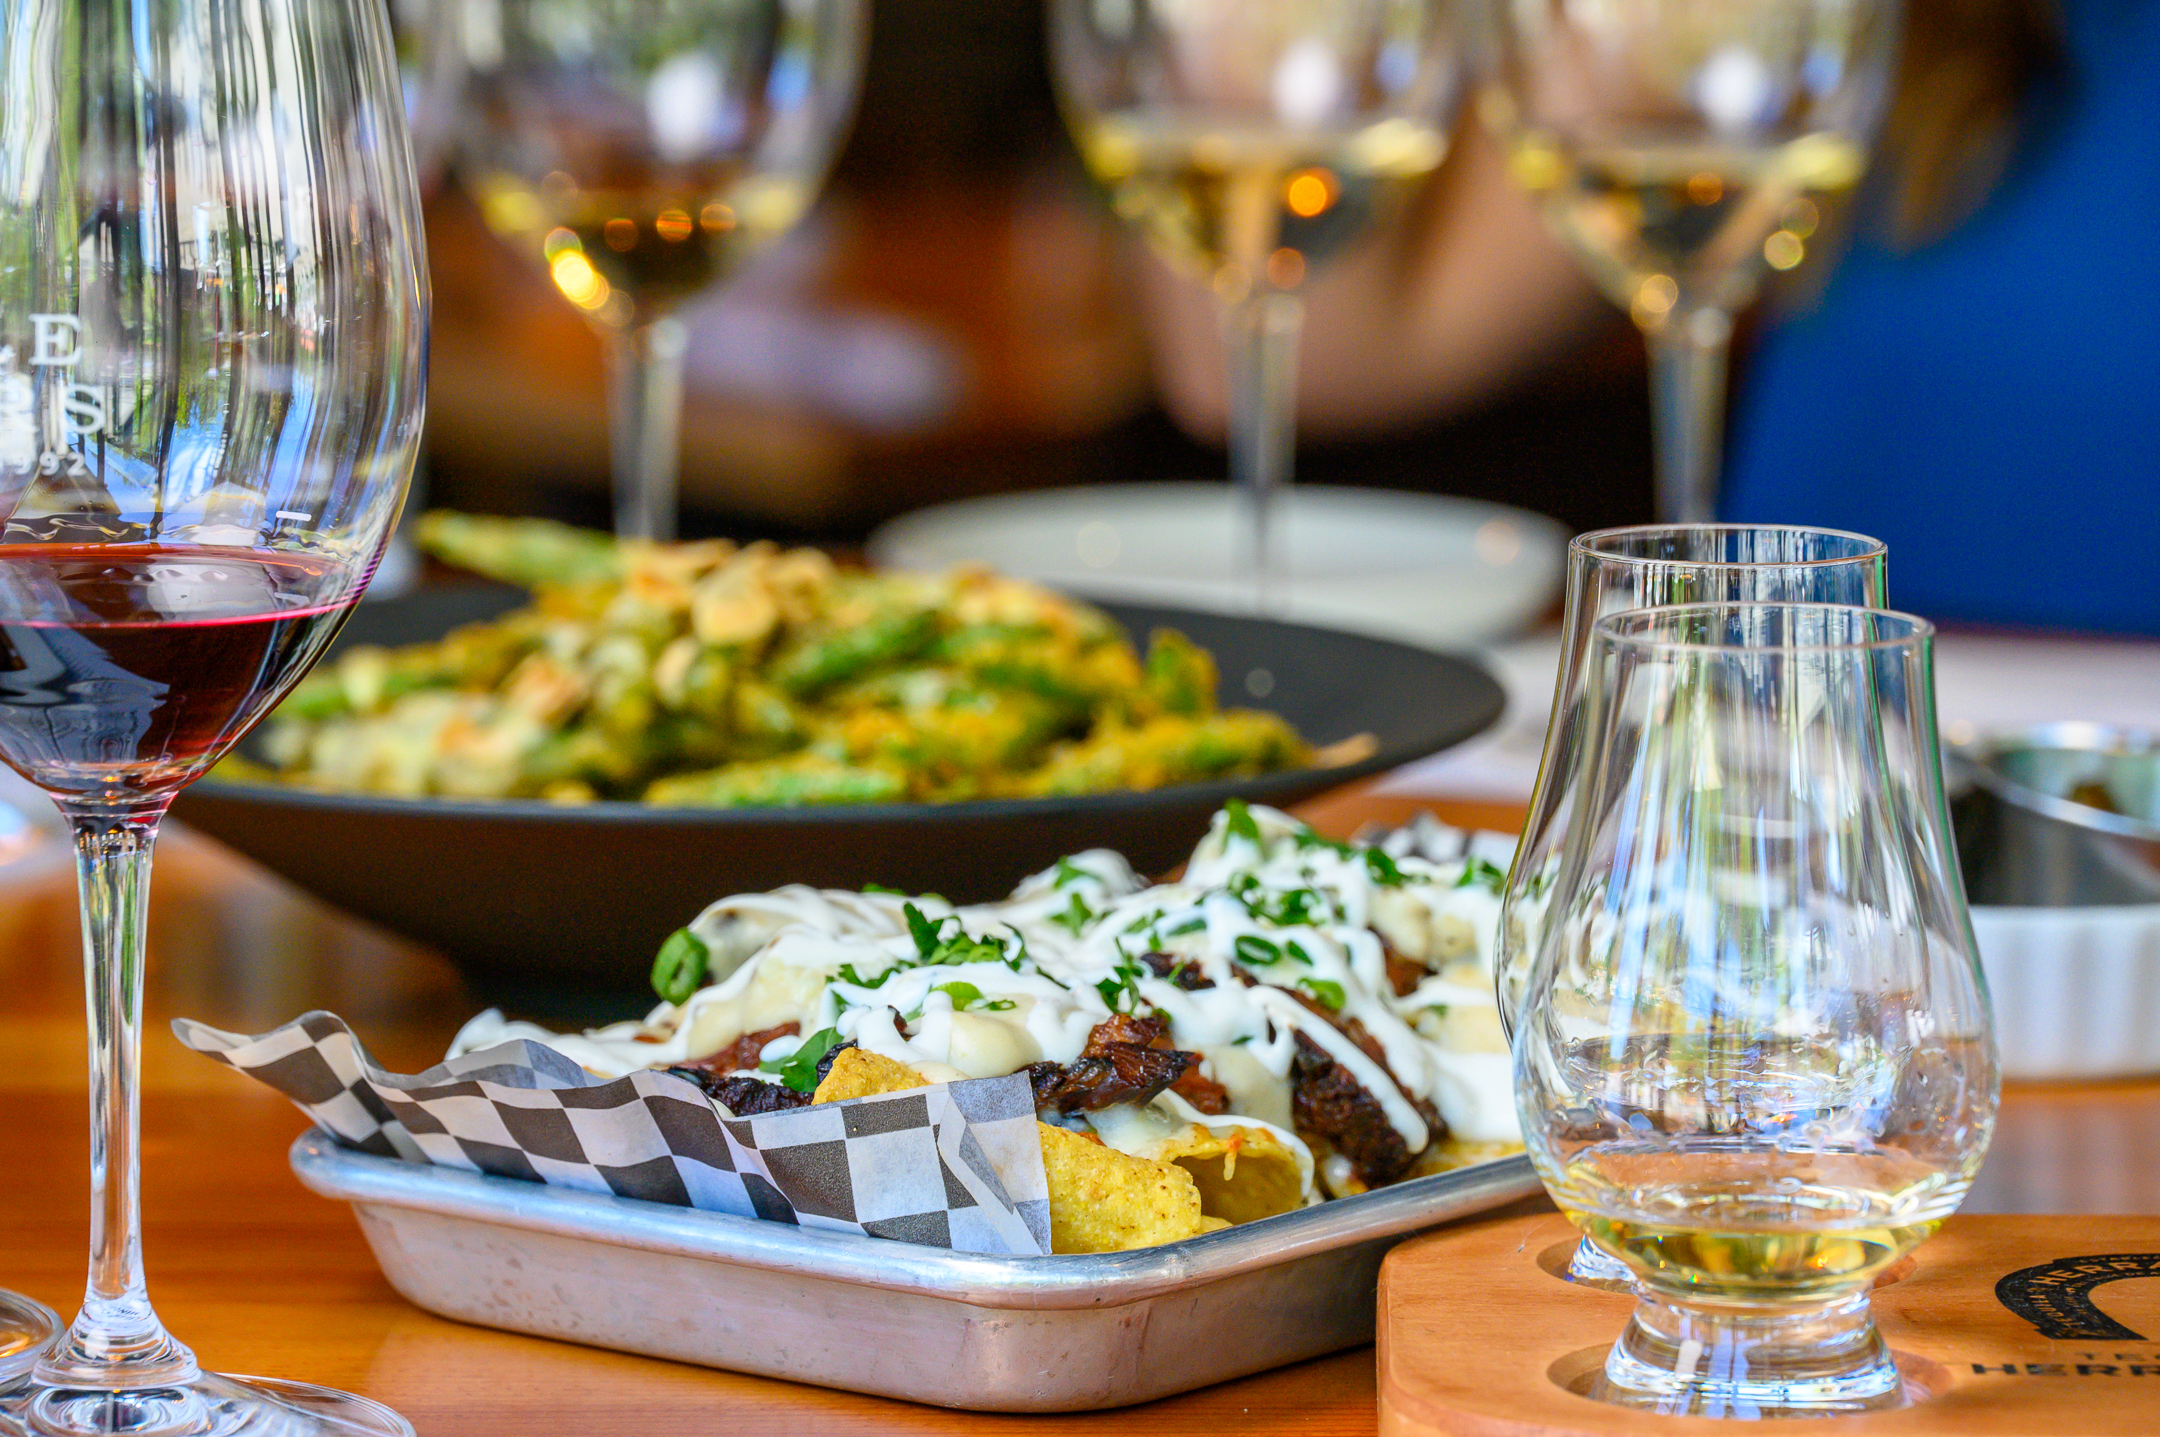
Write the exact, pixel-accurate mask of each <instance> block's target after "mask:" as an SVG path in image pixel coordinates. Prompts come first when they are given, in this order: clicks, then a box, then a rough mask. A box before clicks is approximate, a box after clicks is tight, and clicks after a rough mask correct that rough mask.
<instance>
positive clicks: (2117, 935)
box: [1972, 903, 2160, 1078]
mask: <svg viewBox="0 0 2160 1437" xmlns="http://www.w3.org/2000/svg"><path fill="white" fill-rule="evenodd" d="M1972 917H1973V934H1974V936H1975V937H1976V938H1978V939H1979V941H1980V966H1981V967H1982V968H1984V969H1986V971H1987V980H1988V989H1989V991H1990V993H1991V995H1992V996H1993V998H1994V1004H1995V1035H1996V1038H1997V1041H1998V1042H1999V1043H2000V1044H2001V1046H2002V1069H2003V1076H2004V1077H2006V1078H2108V1077H2124V1076H2128V1075H2131V1074H2136V1073H2155V1072H2160V904H2154V903H2145V904H2137V905H2134V906H2125V907H2120V908H2112V907H2111V908H1988V907H1976V908H1974V909H1973V911H1972Z"/></svg>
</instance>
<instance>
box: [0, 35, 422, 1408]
mask: <svg viewBox="0 0 2160 1437" xmlns="http://www.w3.org/2000/svg"><path fill="white" fill-rule="evenodd" d="M0 74H5V75H6V76H7V77H8V78H7V81H6V93H7V96H8V102H7V105H6V106H5V111H6V113H5V115H4V117H0V759H4V760H5V761H6V762H7V763H8V764H9V766H11V767H12V768H14V769H15V770H16V771H17V772H19V773H21V774H22V775H24V776H25V777H26V778H28V779H29V780H30V781H31V782H33V783H35V784H37V785H38V786H39V787H41V788H43V789H44V790H45V791H46V792H47V793H49V794H51V795H52V797H53V798H54V800H55V801H56V802H57V803H58V804H59V806H60V809H61V812H62V813H63V814H64V815H65V817H66V819H67V821H68V823H69V825H70V826H71V827H72V829H73V832H74V839H75V847H76V853H77V869H78V875H79V879H80V886H81V897H82V915H83V936H84V951H85V959H86V963H87V969H88V988H89V1009H90V1013H89V1017H90V1110H91V1126H90V1141H91V1148H90V1188H91V1222H90V1249H91V1251H90V1274H89V1282H88V1285H87V1289H86V1291H85V1293H84V1298H83V1305H82V1310H81V1312H80V1313H79V1314H78V1315H77V1317H76V1318H75V1320H74V1322H73V1324H72V1325H71V1326H70V1327H69V1328H68V1329H67V1330H66V1332H64V1333H62V1334H61V1335H60V1336H59V1337H58V1338H57V1340H55V1341H54V1342H53V1343H52V1344H51V1345H50V1346H49V1347H47V1348H46V1349H45V1350H44V1352H43V1353H42V1355H41V1356H40V1357H39V1359H38V1361H37V1363H36V1365H35V1367H34V1368H33V1369H32V1370H31V1371H30V1373H29V1374H28V1376H27V1378H26V1379H25V1380H23V1381H22V1382H20V1383H18V1384H17V1385H14V1386H12V1387H9V1388H7V1389H6V1390H5V1391H4V1392H0V1433H33V1432H34V1433H75V1432H85V1433H87V1432H96V1433H106V1434H129V1433H135V1434H145V1433H150V1432H156V1433H160V1434H167V1433H172V1434H183V1433H184V1434H226V1433H238V1432H242V1431H245V1432H247V1433H250V1434H258V1433H259V1434H272V1433H276V1434H285V1433H321V1432H383V1433H399V1432H402V1433H410V1432H411V1430H412V1429H411V1428H410V1427H409V1426H407V1425H406V1424H405V1423H404V1421H403V1420H402V1419H401V1418H399V1417H398V1416H397V1415H396V1414H394V1413H392V1412H390V1411H389V1410H388V1409H387V1408H383V1407H380V1406H378V1405H377V1404H375V1403H372V1402H369V1401H367V1400H366V1399H364V1398H357V1397H351V1396H348V1395H346V1394H343V1393H336V1392H331V1391H329V1390H327V1389H324V1388H319V1387H312V1386H309V1385H307V1384H305V1383H290V1382H274V1381H266V1380H260V1379H253V1378H250V1379H245V1380H241V1379H234V1378H227V1377H220V1376H217V1375H215V1374H211V1373H205V1372H203V1371H202V1370H201V1369H200V1368H199V1367H198V1366H197V1364H196V1362H195V1359H194V1356H193V1355H192V1354H191V1353H190V1352H189V1351H188V1349H187V1348H186V1347H185V1346H183V1345H182V1344H181V1343H180V1342H179V1341H177V1340H176V1339H175V1338H173V1337H172V1336H171V1335H170V1334H169V1333H167V1332H166V1330H165V1328H164V1325H163V1324H162V1323H161V1322H160V1321H159V1320H158V1316H157V1313H156V1311H155V1309H154V1308H153V1307H152V1306H151V1303H150V1299H149V1295H148V1292H147V1290H146V1288H145V1285H144V1279H143V1268H142V1256H141V1253H142V1220H141V1211H140V1207H139V1203H138V1179H139V1146H138V1099H139V1092H138V1062H139V1058H140V1052H141V1033H140V1024H141V1017H142V970H143V928H144V915H145V898H146V896H147V891H148V885H149V877H150V854H151V847H152V844H153V842H154V840H155V838H156V835H157V828H158V821H159V819H160V817H161V816H162V815H163V814H164V812H165V808H166V806H167V805H168V804H169V803H170V802H171V801H172V797H173V795H174V793H175V792H176V791H178V790H179V789H180V788H181V787H182V786H183V785H185V784H186V783H188V782H189V781H190V780H191V779H193V778H195V777H196V776H197V775H199V774H200V773H202V772H203V770H205V769H206V768H208V767H209V766H210V765H211V764H212V763H214V762H216V760H217V759H218V757H219V756H220V755H221V754H223V753H224V752H225V751H226V750H227V749H228V748H230V747H231V746H232V744H233V743H234V742H235V741H236V740H237V739H239V738H240V736H241V735H242V734H244V733H246V732H247V730H248V728H249V727H250V726H251V725H252V724H253V723H254V722H255V721H256V720H257V719H258V718H260V717H261V716H262V715H263V714H264V713H265V712H266V711H268V710H269V708H270V707H271V706H272V705H274V704H275V703H276V702H277V700H278V699H279V697H280V696H282V695H283V694H284V693H285V691H286V690H287V689H289V688H290V687H291V686H292V684H293V683H294V681H295V680H297V679H298V678H299V677H300V675H301V674H302V673H304V672H305V671H306V670H307V668H308V666H309V665H310V664H312V663H313V662H314V661H315V659H316V658H317V657H318V656H319V655H320V654H321V652H322V649H323V647H324V645H325V644H327V643H328V642H329V640H330V638H331V636H332V635H333V634H334V633H335V632H336V630H337V627H338V625H339V623H340V621H341V620H342V619H343V618H344V616H345V614H346V612H347V611H348V610H349V608H350V607H351V605H352V604H353V603H354V601H355V600H357V599H358V598H359V596H360V594H361V592H362V590H364V589H365V588H366V586H367V583H368V580H369V577H370V575H371V574H372V573H373V571H374V568H375V565H376V563H377V561H378V559H379V558H380V556H381V553H382V548H383V544H384V541H385V539H386V538H387V536H388V535H389V532H390V528H391V525H392V524H393V523H394V521H395V520H396V517H397V513H398V509H399V506H400V504H401V503H402V502H403V497H404V492H405V486H406V483H407V479H408V477H409V475H410V472H411V469H412V464H413V458H414V452H415V447H416V445H417V442H418V439H419V433H420V423H421V411H422V391H423V387H424V383H425V377H426V365H425V346H426V337H427V313H428V296H427V283H426V279H425V270H424V259H423V254H422V240H421V233H420V215H419V196H418V191H417V188H416V186H415V184H414V179H413V163H412V151H411V144H410V140H409V138H408V136H407V132H406V121H405V115H404V112H403V109H402V108H401V105H400V99H399V91H398V84H397V71H396V67H395V64H394V61H393V58H392V53H391V47H390V38H389V34H388V29H387V24H386V18H385V14H384V9H383V7H382V5H381V4H379V3H378V0H0Z"/></svg>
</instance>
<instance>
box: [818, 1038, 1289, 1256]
mask: <svg viewBox="0 0 2160 1437" xmlns="http://www.w3.org/2000/svg"><path fill="white" fill-rule="evenodd" d="M925 1086H927V1081H926V1080H925V1079H924V1078H923V1076H922V1075H921V1074H919V1073H917V1072H916V1071H915V1070H914V1069H913V1068H910V1067H908V1066H907V1065H906V1064H905V1063H900V1062H896V1061H894V1060H893V1059H891V1058H888V1057H885V1056H884V1055H883V1054H880V1053H872V1052H868V1051H866V1050H864V1049H862V1048H848V1049H844V1050H843V1051H842V1052H841V1054H840V1056H839V1057H837V1058H835V1059H833V1065H832V1067H831V1068H830V1069H829V1070H828V1071H827V1072H826V1074H825V1080H824V1081H823V1082H821V1083H819V1084H818V1087H817V1092H816V1094H815V1095H814V1096H813V1097H812V1099H811V1101H812V1102H818V1103H838V1102H844V1101H845V1100H847V1099H849V1098H867V1097H871V1096H873V1095H875V1094H878V1093H900V1092H906V1091H907V1090H908V1089H910V1088H920V1087H925ZM1036 1131H1037V1132H1038V1133H1039V1134H1040V1135H1041V1138H1042V1151H1043V1171H1044V1174H1045V1176H1046V1177H1047V1178H1048V1179H1049V1188H1050V1250H1051V1251H1052V1252H1123V1251H1125V1250H1126V1249H1128V1248H1135V1247H1151V1246H1153V1245H1154V1244H1156V1243H1159V1242H1176V1241H1177V1240H1178V1239H1179V1238H1184V1237H1195V1236H1198V1235H1199V1234H1200V1233H1203V1232H1213V1231H1215V1230H1216V1229H1217V1228H1222V1227H1228V1226H1230V1224H1231V1223H1233V1222H1248V1221H1250V1220H1251V1219H1252V1218H1255V1217H1267V1216H1270V1215H1272V1214H1274V1213H1278V1212H1287V1211H1288V1210H1289V1209H1290V1208H1293V1207H1297V1206H1298V1205H1299V1204H1300V1202H1301V1200H1302V1190H1301V1187H1300V1183H1299V1178H1298V1168H1297V1162H1296V1160H1295V1159H1294V1158H1293V1157H1291V1155H1290V1152H1289V1150H1288V1149H1287V1148H1285V1147H1284V1146H1283V1145H1282V1144H1281V1143H1280V1142H1279V1141H1277V1140H1276V1138H1275V1136H1274V1134H1272V1133H1267V1132H1263V1131H1259V1130H1256V1129H1251V1128H1240V1129H1238V1130H1236V1131H1235V1132H1232V1133H1226V1134H1223V1135H1220V1136H1218V1135H1216V1134H1212V1133H1210V1132H1208V1130H1207V1129H1206V1128H1202V1127H1198V1126H1195V1127H1193V1128H1192V1129H1191V1131H1190V1133H1189V1134H1186V1135H1184V1136H1181V1137H1179V1138H1177V1139H1174V1140H1173V1141H1172V1144H1171V1149H1172V1150H1166V1151H1165V1152H1164V1153H1163V1154H1162V1155H1161V1156H1160V1157H1145V1158H1140V1157H1134V1156H1132V1155H1131V1154H1129V1153H1121V1152H1119V1151H1118V1150H1117V1149H1116V1148H1112V1147H1105V1146H1104V1145H1103V1144H1102V1143H1100V1142H1097V1141H1096V1140H1095V1139H1093V1138H1090V1137H1083V1136H1081V1135H1080V1134H1078V1133H1073V1132H1067V1131H1066V1130H1065V1129H1063V1128H1053V1127H1051V1126H1050V1125H1048V1124H1047V1123H1038V1124H1036ZM1285 1174H1287V1176H1285ZM1286 1182H1287V1184H1288V1187H1287V1189H1285V1187H1284V1184H1285V1183H1286ZM1210 1193H1212V1194H1214V1195H1215V1196H1214V1200H1213V1201H1212V1202H1210V1201H1208V1200H1207V1199H1206V1198H1205V1197H1204V1194H1210ZM1286 1194H1287V1195H1286Z"/></svg>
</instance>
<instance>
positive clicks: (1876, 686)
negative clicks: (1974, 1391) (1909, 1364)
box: [1515, 603, 1999, 1417]
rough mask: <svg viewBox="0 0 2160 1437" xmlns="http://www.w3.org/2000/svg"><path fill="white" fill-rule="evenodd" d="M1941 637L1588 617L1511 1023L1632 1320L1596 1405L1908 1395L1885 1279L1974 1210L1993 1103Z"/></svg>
mask: <svg viewBox="0 0 2160 1437" xmlns="http://www.w3.org/2000/svg"><path fill="white" fill-rule="evenodd" d="M1931 643H1932V631H1931V630H1930V629H1929V627H1928V626H1927V625H1926V624H1925V623H1924V622H1922V621H1921V620H1918V619H1914V618H1911V617H1910V616H1907V615H1902V614H1894V613H1889V612H1886V611H1882V610H1876V609H1866V608H1856V607H1844V606H1838V605H1823V604H1789V603H1724V604H1703V605H1688V606H1678V607H1668V608H1660V609H1645V610H1637V611H1633V612H1628V613H1621V614H1615V615H1612V616H1609V617H1607V618H1605V619H1603V620H1602V621H1600V622H1599V623H1598V625H1597V627H1596V630H1595V632H1594V636H1593V639H1592V642H1591V647H1590V650H1589V653H1588V655H1587V656H1586V658H1585V673H1584V679H1585V691H1586V694H1587V700H1586V702H1587V707H1586V712H1585V719H1584V721H1585V724H1586V726H1587V731H1586V740H1587V753H1588V757H1587V759H1586V760H1585V767H1584V769H1583V771H1582V773H1581V774H1580V775H1579V784H1580V786H1579V791H1578V794H1577V801H1578V803H1579V805H1580V807H1579V808H1578V810H1577V813H1576V816H1575V821H1574V822H1573V823H1572V824H1571V826H1570V828H1569V830H1568V835H1567V842H1566V847H1565V849H1564V850H1563V852H1562V854H1561V858H1560V863H1559V868H1558V872H1557V876H1556V879H1555V882H1554V885H1553V888H1552V890H1551V903H1550V906H1549V907H1548V908H1547V910H1546V913H1545V921H1544V923H1543V924H1542V925H1541V929H1540V933H1539V937H1538V942H1537V949H1536V957H1535V966H1534V968H1533V970H1532V974H1531V979H1530V983H1529V988H1528V993H1529V996H1528V999H1527V1002H1526V1006H1525V1007H1524V1008H1523V1010H1522V1012H1521V1014H1520V1016H1519V1020H1518V1022H1517V1025H1516V1032H1515V1076H1516V1094H1517V1102H1518V1104H1519V1106H1520V1109H1521V1113H1522V1118H1523V1130H1524V1136H1525V1140H1526V1141H1527V1143H1528V1144H1529V1148H1530V1153H1531V1157H1532V1160H1533V1161H1534V1162H1535V1163H1536V1164H1537V1167H1538V1172H1539V1175H1540V1176H1541V1177H1542V1178H1543V1179H1544V1182H1545V1185H1546V1187H1547V1189H1548V1190H1549V1191H1550V1192H1551V1194H1552V1197H1553V1200H1554V1202H1556V1203H1557V1204H1558V1205H1559V1206H1560V1208H1561V1209H1562V1210H1563V1211H1564V1212H1566V1213H1567V1214H1568V1216H1569V1217H1570V1218H1571V1219H1572V1220H1573V1221H1574V1222H1575V1224H1576V1225H1577V1226H1578V1227H1579V1228H1581V1229H1582V1231H1583V1233H1584V1234H1585V1235H1586V1237H1588V1239H1589V1240H1590V1241H1591V1242H1593V1243H1595V1244H1596V1245H1597V1246H1598V1248H1600V1249H1601V1250H1603V1251H1604V1252H1606V1253H1609V1254H1611V1255H1612V1256H1613V1257H1615V1258H1617V1259H1619V1260H1620V1261H1621V1262H1623V1263H1625V1264H1626V1266H1627V1268H1628V1271H1629V1273H1630V1275H1631V1276H1632V1277H1633V1278H1634V1281H1635V1287H1636V1292H1637V1296H1638V1298H1639V1302H1638V1306H1637V1309H1636V1312H1635V1314H1634V1316H1633V1318H1632V1319H1631V1320H1630V1322H1629V1324H1628V1328H1627V1330H1626V1331H1625V1332H1624V1333H1623V1334H1622V1335H1621V1338H1620V1341H1619V1342H1618V1343H1617V1344H1615V1346H1614V1348H1613V1350H1612V1353H1611V1354H1610V1355H1609V1357H1608V1358H1607V1360H1606V1364H1605V1369H1604V1373H1603V1375H1602V1378H1601V1379H1600V1380H1599V1382H1598V1383H1597V1385H1596V1387H1595V1389H1594V1391H1593V1395H1595V1396H1598V1397H1601V1398H1604V1399H1605V1400H1609V1401H1614V1402H1618V1403H1622V1404H1625V1405H1629V1406H1637V1407H1645V1408H1650V1409H1652V1410H1657V1411H1662V1412H1674V1413H1693V1414H1697V1415H1705V1416H1735V1417H1754V1416H1774V1415H1781V1414H1794V1413H1820V1412H1844V1411H1864V1410H1871V1409H1875V1408H1880V1407H1889V1406H1896V1405H1898V1404H1899V1403H1901V1402H1902V1401H1903V1393H1902V1388H1901V1383H1900V1379H1899V1376H1898V1371H1897V1367H1896V1364H1895V1361H1894V1360H1893V1358H1892V1356H1891V1354H1890V1352H1889V1351H1888V1349H1887V1348H1886V1347H1885V1346H1884V1344H1883V1341H1882V1337H1881V1335H1880V1334H1879V1333H1878V1332H1877V1331H1876V1329H1875V1325H1874V1323H1873V1321H1872V1319H1871V1318H1870V1316H1869V1312H1868V1290H1869V1287H1870V1286H1871V1284H1872V1283H1873V1282H1874V1281H1875V1279H1876V1278H1877V1277H1878V1276H1879V1275H1880V1274H1881V1273H1882V1272H1883V1271H1884V1269H1886V1268H1888V1267H1889V1266H1890V1265H1891V1264H1892V1263H1894V1262H1896V1261H1897V1260H1898V1259H1899V1258H1900V1257H1902V1256H1904V1255H1905V1254H1906V1253H1907V1252H1909V1251H1911V1250H1912V1249H1913V1248H1915V1247H1917V1246H1918V1245H1919V1244H1920V1243H1922V1242H1923V1241H1925V1240H1926V1238H1927V1237H1928V1236H1929V1235H1930V1234H1931V1233H1933V1232H1934V1230H1935V1229H1936V1227H1937V1226H1938V1225H1939V1224H1940V1223H1941V1222H1942V1221H1943V1219H1944V1218H1946V1217H1948V1216H1949V1215H1950V1213H1951V1212H1952V1211H1954V1210H1955V1209H1956V1207H1957V1205H1958V1203H1959V1201H1960V1200H1961V1199H1962V1198H1963V1197H1964V1194H1965V1191H1966V1189H1967V1187H1968V1186H1969V1185H1970V1183H1971V1181H1972V1177H1973V1174H1974V1173H1975V1171H1976V1170H1977V1169H1978V1167H1979V1165H1980V1159H1981V1156H1982V1154H1983V1153H1984V1152H1985V1150H1986V1147H1987V1142H1988V1138H1989V1136H1990V1134H1991V1132H1992V1130H1993V1126H1994V1117H1995V1105H1996V1097H1997V1090H1998V1086H1999V1084H1998V1078H1997V1069H1996V1060H1995V1049H1994V1042H1993V1037H1992V1031H1991V1027H1990V1022H1989V1016H1988V1008H1987V998H1986V992H1985V989H1984V987H1983V984H1982V980H1981V977H1980V971H1979V967H1978V964H1977V962H1976V960H1975V956H1974V955H1975V950H1974V946H1973V941H1972V935H1971V926H1970V920H1969V917H1968V915H1967V912H1966V906H1965V897H1964V891H1963V887H1962V885H1961V882H1960V880H1959V877H1958V871H1957V866H1956V862H1955V859H1954V854H1953V850H1952V847H1951V840H1950V832H1949V824H1948V818H1947V812H1946V808H1945V805H1944V801H1943V793H1942V778H1941V773H1942V768H1941V759H1940V755H1939V753H1938V751H1937V745H1936V737H1935V712H1934V679H1933V667H1932V658H1931V652H1930V650H1931Z"/></svg>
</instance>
